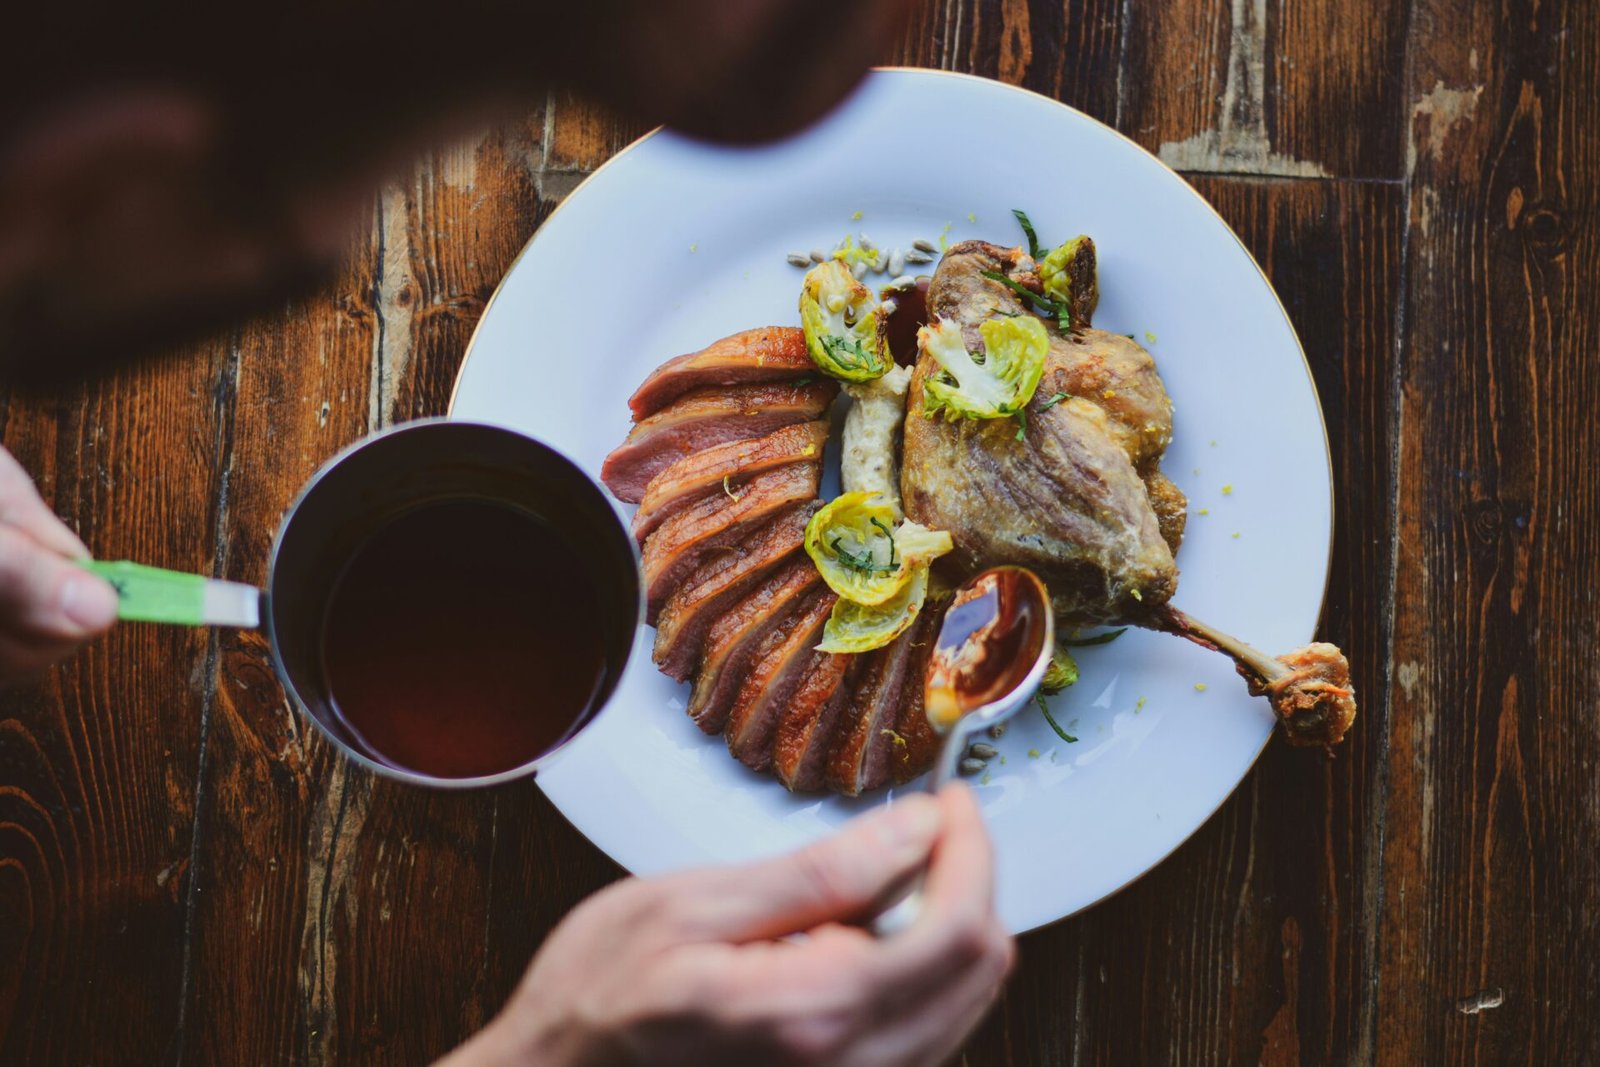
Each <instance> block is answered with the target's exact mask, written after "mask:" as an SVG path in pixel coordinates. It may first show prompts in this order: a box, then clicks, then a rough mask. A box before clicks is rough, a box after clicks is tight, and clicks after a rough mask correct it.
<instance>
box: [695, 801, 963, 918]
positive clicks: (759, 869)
mask: <svg viewBox="0 0 1600 1067" xmlns="http://www.w3.org/2000/svg"><path fill="white" fill-rule="evenodd" d="M940 811H941V809H940V805H939V803H938V801H936V800H935V799H934V798H933V797H930V796H928V795H926V794H923V793H915V794H912V795H911V796H908V797H905V798H903V799H900V800H897V801H896V802H895V803H894V804H893V805H892V806H890V807H888V808H882V809H879V810H878V811H875V812H873V813H871V814H869V815H863V816H861V817H860V818H857V819H855V820H854V821H852V822H851V823H850V824H849V825H848V826H846V827H845V828H844V829H843V830H841V831H840V832H839V833H837V834H835V835H833V836H832V837H829V838H827V839H825V840H822V841H819V842H817V843H816V844H814V845H809V846H807V847H805V848H803V849H801V850H799V851H798V852H791V853H789V854H788V855H786V856H779V857H778V858H776V859H771V860H764V861H762V862H759V863H754V864H749V865H746V866H741V867H718V868H711V869H708V870H703V871H691V872H688V873H686V874H683V875H679V876H678V877H677V878H675V879H673V882H674V884H673V885H672V886H671V889H672V891H673V895H674V897H676V898H677V899H678V900H679V901H681V902H682V905H683V909H684V911H685V913H686V914H685V916H684V918H685V919H686V920H687V925H688V929H687V930H685V931H684V933H685V934H686V935H687V938H688V939H689V940H703V941H735V942H738V941H761V940H767V939H770V938H774V937H782V936H783V935H785V934H792V933H796V932H798V931H802V930H810V929H812V928H813V927H817V926H820V925H822V924H824V923H828V922H841V921H849V920H851V919H857V918H860V917H861V916H863V915H865V914H868V913H869V912H870V910H871V908H872V906H873V905H874V904H876V903H879V902H881V901H882V899H883V898H884V897H885V896H886V895H887V894H888V892H889V891H890V890H891V889H893V888H894V887H895V886H897V885H898V884H900V883H901V882H903V881H904V880H905V879H906V878H907V877H908V876H909V875H910V874H911V873H912V872H913V871H916V870H917V869H918V868H920V867H922V866H924V865H926V864H927V862H928V857H929V855H930V853H931V851H932V849H933V845H934V842H935V841H936V840H937V839H938V837H939V828H940V825H941V814H940Z"/></svg>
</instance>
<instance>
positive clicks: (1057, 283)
mask: <svg viewBox="0 0 1600 1067" xmlns="http://www.w3.org/2000/svg"><path fill="white" fill-rule="evenodd" d="M1035 269H1036V271H1037V273H1038V275H1039V280H1040V281H1041V282H1043V283H1044V292H1045V295H1046V296H1048V297H1051V298H1052V299H1054V300H1055V301H1056V303H1057V305H1059V306H1061V307H1065V308H1066V309H1067V312H1068V319H1069V321H1070V324H1071V325H1073V326H1078V327H1082V326H1087V325H1089V320H1090V318H1091V317H1092V316H1093V315H1094V309H1095V306H1096V305H1097V304H1099V303H1100V283H1099V279H1098V277H1097V274H1096V270H1095V251H1094V241H1093V239H1091V238H1090V237H1089V236H1088V235H1087V234H1079V235H1078V236H1076V237H1074V238H1073V239H1072V240H1070V241H1067V242H1065V243H1063V244H1062V245H1060V246H1059V247H1057V248H1055V249H1054V250H1052V251H1051V252H1050V254H1049V255H1047V256H1045V257H1044V258H1043V259H1041V260H1039V262H1038V266H1037V267H1036V268H1035Z"/></svg>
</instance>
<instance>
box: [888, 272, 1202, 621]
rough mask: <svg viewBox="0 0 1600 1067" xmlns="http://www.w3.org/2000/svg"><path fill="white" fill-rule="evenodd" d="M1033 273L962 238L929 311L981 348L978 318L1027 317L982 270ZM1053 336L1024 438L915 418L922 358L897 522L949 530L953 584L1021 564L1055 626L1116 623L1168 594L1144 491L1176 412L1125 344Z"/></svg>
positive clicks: (988, 425)
mask: <svg viewBox="0 0 1600 1067" xmlns="http://www.w3.org/2000/svg"><path fill="white" fill-rule="evenodd" d="M1031 269H1032V263H1031V261H1030V260H1029V259H1028V257H1027V256H1026V255H1025V254H1023V253H1022V252H1021V251H1020V250H1019V249H1003V248H999V247H997V246H995V245H990V244H986V243H984V242H981V241H967V242H963V243H962V244H959V245H957V246H955V247H954V248H952V249H950V251H949V252H948V253H946V254H945V257H944V259H943V260H941V261H940V264H939V267H938V270H937V271H936V272H935V274H934V277H933V283H932V284H931V285H930V286H929V289H928V309H929V313H930V315H932V316H936V317H939V318H945V319H951V320H954V321H955V322H957V323H959V324H960V325H961V326H962V331H963V334H964V335H965V338H966V343H967V347H968V348H969V349H970V350H973V351H981V349H982V345H983V341H982V337H981V335H980V334H979V332H978V326H979V325H980V324H981V323H983V322H984V321H986V320H987V319H989V318H991V317H993V316H995V315H1016V314H1027V313H1028V309H1027V308H1025V307H1024V306H1023V301H1022V300H1021V298H1020V297H1018V296H1017V295H1016V294H1015V293H1014V292H1013V291H1012V290H1010V289H1008V288H1007V287H1005V286H1003V285H1001V284H1000V283H999V282H996V281H993V280H991V279H989V278H985V277H984V276H983V273H982V272H984V271H995V272H999V273H1003V274H1007V275H1009V276H1012V277H1013V278H1014V279H1016V280H1017V281H1018V282H1019V284H1024V285H1029V284H1031V285H1033V286H1037V279H1036V278H1034V277H1033V276H1032V274H1031V273H1030V272H1031ZM1050 332H1051V341H1050V351H1049V355H1048V357H1047V360H1046V364H1045V372H1044V377H1043V379H1042V380H1041V382H1040V385H1039V388H1038V390H1037V391H1036V392H1035V393H1034V397H1033V401H1032V403H1031V404H1030V405H1029V408H1028V418H1027V421H1026V423H1025V424H1023V425H1025V430H1024V432H1023V433H1022V435H1021V439H1020V440H1019V439H1018V429H1019V424H1018V423H1017V422H1014V421H1012V420H1009V419H987V420H966V419H963V420H960V421H957V422H949V421H946V420H945V419H943V418H938V417H935V418H929V417H927V416H925V415H924V414H923V413H922V412H923V398H922V391H923V383H924V382H925V381H926V379H927V376H928V375H929V374H930V373H932V372H934V371H935V370H937V364H936V363H935V362H934V361H933V359H932V357H931V356H928V355H926V354H925V355H924V356H922V358H921V359H919V361H918V363H917V368H916V371H915V373H914V374H913V376H912V379H911V395H910V398H909V401H908V403H907V411H908V414H907V417H906V425H905V446H904V448H905V451H904V456H903V459H902V468H901V475H900V484H901V492H902V495H903V497H904V499H905V509H906V514H907V515H908V516H910V517H911V518H913V519H915V520H916V521H918V522H920V523H922V524H923V525H925V526H930V527H932V528H934V529H942V530H949V531H950V534H951V536H952V537H953V538H954V539H955V543H956V550H955V552H954V553H952V562H953V564H954V565H955V566H956V567H957V568H958V569H959V570H960V571H961V572H962V573H963V576H964V575H966V574H971V573H975V572H976V571H978V570H981V569H983V568H984V567H991V566H996V565H999V564H1003V563H1016V564H1021V565H1022V566H1025V567H1028V568H1030V569H1032V570H1034V571H1035V572H1036V573H1038V574H1039V576H1040V577H1041V578H1043V579H1044V580H1045V583H1046V584H1047V585H1048V586H1049V587H1050V591H1051V595H1052V597H1053V598H1054V600H1055V603H1056V609H1057V614H1058V615H1059V616H1060V617H1061V618H1062V620H1063V621H1064V622H1066V623H1068V624H1075V625H1083V624H1088V623H1094V622H1108V621H1115V620H1120V619H1126V618H1129V617H1131V616H1132V615H1134V614H1138V613H1140V612H1142V611H1143V610H1144V609H1145V608H1147V607H1150V606H1154V605H1159V604H1162V603H1165V602H1166V600H1167V599H1168V598H1169V597H1170V596H1171V595H1172V593H1173V591H1174V590H1175V589H1176V588H1177V581H1178V569H1177V565H1176V563H1175V562H1174V561H1173V557H1172V552H1173V550H1172V547H1171V546H1170V545H1169V544H1168V543H1167V541H1166V539H1165V538H1164V537H1163V531H1162V526H1161V522H1160V519H1159V518H1158V516H1157V514H1156V511H1155V508H1154V506H1153V505H1152V502H1151V498H1150V494H1149V491H1148V489H1147V487H1146V476H1154V475H1156V474H1157V471H1158V467H1159V463H1160V459H1161V453H1162V452H1163V451H1164V450H1165V448H1166V446H1167V443H1168V441H1169V440H1170V439H1171V436H1172V416H1171V410H1172V405H1171V402H1170V401H1169V400H1168V399H1167V395H1166V390H1165V389H1164V387H1163V386H1162V384H1161V379H1160V377H1159V376H1158V375H1157V374H1156V370H1155V363H1154V361H1153V360H1151V359H1150V356H1149V354H1148V353H1146V352H1144V350H1143V349H1141V348H1139V347H1138V345H1136V344H1135V343H1134V342H1132V341H1130V340H1129V339H1128V338H1126V337H1121V336H1120V335H1116V334H1108V333H1106V332H1105V331H1102V330H1094V329H1088V328H1085V329H1083V330H1080V331H1076V332H1074V333H1072V334H1070V335H1066V336H1063V335H1062V334H1060V333H1059V331H1057V330H1055V328H1054V326H1053V325H1052V327H1051V331H1050ZM1060 394H1065V395H1064V396H1062V395H1060ZM1168 487H1170V489H1171V492H1173V493H1175V492H1176V487H1173V486H1171V483H1170V482H1164V484H1163V492H1164V493H1166V491H1167V489H1168ZM1168 495H1169V496H1170V494H1168ZM1179 496H1180V498H1181V494H1179Z"/></svg>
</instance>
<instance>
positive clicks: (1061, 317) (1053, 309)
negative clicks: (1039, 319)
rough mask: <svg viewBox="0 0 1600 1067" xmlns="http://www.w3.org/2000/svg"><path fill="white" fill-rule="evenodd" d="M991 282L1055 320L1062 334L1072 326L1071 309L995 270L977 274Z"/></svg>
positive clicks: (982, 271)
mask: <svg viewBox="0 0 1600 1067" xmlns="http://www.w3.org/2000/svg"><path fill="white" fill-rule="evenodd" d="M978 273H979V274H981V275H983V276H984V277H985V278H988V279H989V280H990V281H992V282H999V283H1000V284H1001V285H1003V286H1005V287H1006V288H1007V289H1010V290H1011V291H1012V292H1014V293H1016V294H1017V295H1018V296H1021V297H1023V298H1024V299H1026V300H1029V301H1031V302H1032V303H1033V306H1034V307H1035V309H1037V310H1038V312H1039V314H1041V315H1044V316H1046V317H1048V318H1053V319H1055V320H1056V326H1057V328H1058V329H1060V330H1061V332H1062V333H1066V332H1067V330H1068V329H1069V328H1070V327H1071V326H1072V309H1071V308H1069V307H1067V305H1066V304H1063V303H1061V302H1060V301H1058V300H1053V299H1051V298H1050V297H1048V296H1045V295H1044V294H1043V293H1036V292H1034V291H1033V290H1032V289H1029V288H1028V287H1027V286H1026V285H1023V284H1022V283H1021V282H1019V281H1016V280H1014V279H1011V278H1007V277H1006V276H1005V275H1004V274H1001V273H1000V272H999V271H997V270H981V271H979V272H978Z"/></svg>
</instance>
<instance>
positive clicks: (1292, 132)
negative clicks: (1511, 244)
mask: <svg viewBox="0 0 1600 1067" xmlns="http://www.w3.org/2000/svg"><path fill="white" fill-rule="evenodd" d="M1405 11H1406V5H1405V2H1404V0H1359V2H1356V3H1347V2H1344V0H1306V2H1301V3H1293V4H1269V3H1268V2H1267V0H1229V2H1227V3H1223V2H1220V0H1205V2H1184V3H1168V4H1131V5H1129V7H1128V12H1129V16H1130V18H1131V25H1130V26H1129V27H1128V30H1127V32H1128V52H1129V54H1128V62H1127V66H1126V68H1125V69H1124V71H1123V84H1124V85H1125V87H1126V92H1125V97H1126V104H1125V107H1124V109H1123V111H1122V125H1123V127H1124V132H1126V133H1127V134H1128V135H1129V136H1131V137H1133V138H1134V139H1135V140H1137V141H1138V142H1139V143H1140V144H1142V145H1144V146H1145V147H1146V148H1148V149H1150V150H1151V151H1152V152H1155V153H1157V154H1158V155H1160V156H1161V158H1162V160H1163V161H1165V162H1166V163H1168V164H1169V165H1170V166H1173V167H1175V168H1177V169H1179V170H1188V171H1201V172H1211V173H1234V174H1261V175H1278V176H1284V177H1328V176H1331V177H1354V178H1390V179H1395V178H1399V177H1400V176H1401V166H1402V155H1401V139H1400V129H1399V123H1398V122H1397V121H1396V117H1397V114H1398V111H1399V106H1400V99H1401V71H1402V69H1403V64H1402V62H1401V60H1402V57H1403V48H1404V33H1405Z"/></svg>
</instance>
